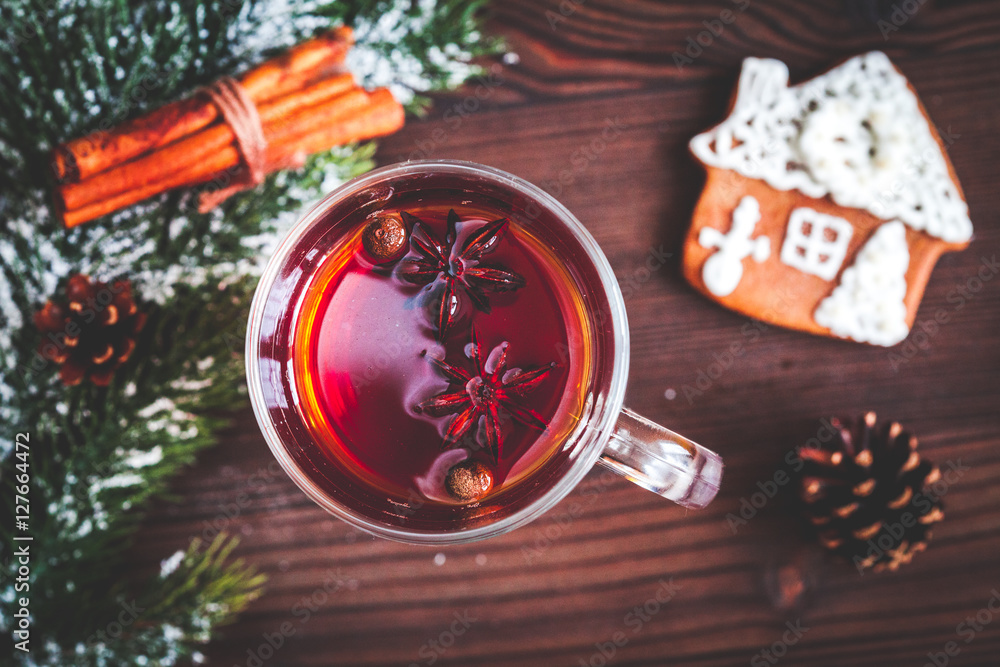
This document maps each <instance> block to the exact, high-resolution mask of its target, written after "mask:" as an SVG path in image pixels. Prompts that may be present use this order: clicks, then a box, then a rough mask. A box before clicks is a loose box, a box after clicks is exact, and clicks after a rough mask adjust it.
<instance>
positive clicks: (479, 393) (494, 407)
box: [416, 328, 555, 462]
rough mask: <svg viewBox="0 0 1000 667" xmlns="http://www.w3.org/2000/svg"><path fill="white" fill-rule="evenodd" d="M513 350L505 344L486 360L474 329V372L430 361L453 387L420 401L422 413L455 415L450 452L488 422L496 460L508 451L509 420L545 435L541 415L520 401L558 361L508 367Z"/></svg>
mask: <svg viewBox="0 0 1000 667" xmlns="http://www.w3.org/2000/svg"><path fill="white" fill-rule="evenodd" d="M508 348H509V344H508V343H507V342H506V341H505V342H503V343H500V344H499V345H497V346H496V347H495V348H493V350H492V351H491V352H490V354H489V356H488V357H487V358H486V359H485V360H484V359H483V356H482V348H481V346H480V344H479V339H478V338H477V337H476V330H475V328H473V329H472V343H471V344H469V345H468V346H466V354H467V355H468V356H469V359H471V360H472V365H473V369H472V370H471V371H468V370H466V369H465V368H462V367H461V366H452V365H451V364H449V363H448V362H446V361H444V360H442V359H435V358H434V357H428V358H429V359H430V360H431V363H433V364H434V365H435V366H436V367H437V368H438V369H439V370H440V371H441V374H442V375H444V377H445V378H446V379H447V380H448V381H449V383H450V384H451V385H452V387H451V388H449V391H446V392H444V393H442V394H438V395H437V396H434V397H433V398H431V399H428V400H426V401H424V402H423V403H420V404H419V405H417V406H416V410H417V411H418V412H423V413H426V414H428V415H431V416H432V417H444V416H445V415H450V414H454V415H455V418H454V419H452V420H451V423H450V424H449V425H448V429H447V430H446V431H445V434H444V442H443V443H442V447H443V448H444V449H447V448H448V447H452V446H454V445H455V444H457V443H458V442H459V441H460V440H462V438H463V437H465V436H466V434H468V433H469V431H470V430H471V429H472V428H473V427H475V426H477V425H478V424H479V422H480V421H481V420H482V421H484V422H485V423H484V428H483V430H484V431H485V434H486V447H487V448H488V450H489V452H490V454H491V455H492V456H493V460H494V462H496V461H498V460H499V457H500V453H501V450H502V448H503V432H502V427H503V424H504V423H505V422H506V421H507V420H508V419H513V420H514V421H516V422H519V423H521V424H524V425H526V426H530V427H532V428H537V429H539V430H542V431H544V430H545V429H546V428H547V427H548V423H547V422H546V421H545V420H544V419H543V418H542V417H541V416H540V415H539V414H538V413H537V412H535V411H534V410H531V409H529V408H526V407H524V406H522V405H519V404H518V403H517V402H516V401H515V399H516V398H520V397H523V396H524V395H525V394H527V393H529V392H530V391H532V390H533V389H535V388H536V387H538V385H539V384H541V383H542V381H543V380H544V379H545V377H546V376H547V375H548V374H549V372H550V371H551V370H552V369H553V368H554V367H555V363H550V364H548V365H545V366H538V367H535V368H508V367H507V350H508ZM456 385H457V388H456V387H455V386H456ZM473 437H475V436H473Z"/></svg>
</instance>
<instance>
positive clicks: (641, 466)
mask: <svg viewBox="0 0 1000 667" xmlns="http://www.w3.org/2000/svg"><path fill="white" fill-rule="evenodd" d="M439 200H440V201H446V202H447V201H453V202H455V206H458V207H459V208H460V209H461V207H462V206H463V205H469V206H473V205H481V206H482V207H485V209H487V210H489V211H490V212H491V213H494V214H495V215H496V217H498V218H499V217H506V218H508V219H509V220H510V229H511V230H512V231H511V232H509V236H518V235H519V236H521V237H523V238H524V239H525V243H527V242H528V241H531V243H533V244H534V245H533V246H532V247H534V248H536V250H537V252H539V253H542V254H543V255H545V256H547V257H549V258H550V263H551V264H552V267H551V268H553V270H555V271H557V273H558V275H559V276H562V278H559V280H565V281H567V284H568V285H569V287H571V288H572V289H571V290H570V291H572V293H573V295H574V296H573V299H574V300H575V301H574V303H575V304H576V307H575V309H571V310H572V312H575V313H577V317H578V320H573V321H574V322H575V324H574V326H575V327H576V328H577V329H578V331H575V332H574V333H573V334H572V338H573V340H574V341H575V342H574V345H575V347H574V351H573V352H572V353H570V354H568V355H567V353H565V350H564V351H563V356H564V357H565V356H569V357H570V360H569V362H568V364H567V365H569V366H572V367H573V368H574V369H575V371H574V372H576V371H579V373H578V376H577V377H576V379H575V381H574V382H573V383H569V382H567V385H566V388H565V391H566V392H567V394H566V396H568V397H570V398H572V399H573V400H568V401H567V404H570V405H572V406H573V407H572V410H570V411H568V412H567V415H568V416H567V417H566V421H567V423H568V424H569V426H568V427H567V428H564V429H562V430H559V431H558V433H556V432H555V431H556V429H555V428H554V427H553V428H552V429H549V428H548V427H547V428H546V429H545V433H547V434H548V433H549V431H552V432H553V435H551V436H550V439H553V438H555V439H556V440H555V441H553V442H551V443H548V444H547V445H546V446H547V447H548V449H547V450H546V451H545V452H544V453H543V455H541V456H539V458H538V460H537V461H533V462H532V465H534V467H533V468H531V470H530V471H529V472H525V473H524V475H523V477H522V478H521V479H519V480H518V481H517V482H516V483H512V484H510V485H507V486H503V487H501V488H500V489H499V491H496V490H494V491H495V492H494V493H493V494H490V495H487V496H486V497H485V498H484V500H483V502H481V503H472V504H471V505H461V504H459V505H456V504H449V503H446V502H436V501H435V500H433V499H432V498H429V497H427V496H426V495H425V494H423V493H421V492H420V491H419V489H412V488H411V489H410V490H409V492H408V493H407V494H405V495H404V494H403V493H402V492H396V491H393V492H387V491H386V490H385V488H383V487H381V486H379V485H377V484H375V481H374V480H375V478H374V477H373V476H371V475H369V474H368V473H367V472H366V468H365V466H364V465H360V464H357V463H356V462H352V461H353V458H352V456H351V455H345V454H344V452H342V451H341V450H340V449H338V448H337V447H332V446H331V445H330V441H335V442H336V443H341V441H346V436H343V435H342V430H341V429H339V428H338V425H337V424H332V425H329V428H328V429H327V431H323V430H322V428H320V427H319V426H318V425H317V424H318V423H319V422H318V421H317V417H316V413H315V410H314V408H315V407H316V405H317V401H318V399H317V398H316V396H317V395H319V394H320V393H321V392H322V391H323V390H322V389H321V387H320V386H319V385H318V384H315V383H314V380H315V378H313V377H312V371H311V370H310V369H315V368H318V367H319V366H317V365H315V364H314V362H312V361H309V362H308V363H307V362H304V361H303V359H306V358H309V359H311V358H312V357H310V355H319V354H321V353H322V351H321V348H320V347H318V346H312V347H310V345H312V344H309V343H302V342H300V338H301V339H302V340H306V341H308V340H311V339H310V338H309V336H306V335H305V334H301V335H300V333H299V332H301V331H309V332H312V331H313V330H314V329H317V327H319V326H320V324H317V322H316V321H317V320H320V319H321V314H320V310H318V308H319V307H318V306H316V307H314V306H310V305H309V304H311V303H318V301H317V298H318V297H317V296H316V295H317V294H318V293H320V292H323V291H324V287H323V285H322V284H320V283H319V282H317V281H318V280H320V279H319V276H321V275H322V274H323V273H324V271H325V269H324V267H325V266H328V265H330V264H331V261H330V258H331V257H332V256H334V255H335V254H336V253H338V252H340V253H343V248H344V247H345V243H354V244H355V246H358V245H360V242H359V238H360V234H361V232H360V228H362V227H364V224H363V223H364V221H366V220H370V219H371V218H372V216H373V215H376V214H378V212H379V211H382V210H385V209H386V207H391V206H392V205H393V204H394V203H398V202H406V203H407V205H411V206H413V207H416V209H417V210H419V209H420V207H421V206H425V205H429V204H428V202H432V201H439ZM461 210H464V209H461ZM411 231H412V230H411ZM411 236H412V234H411ZM509 236H508V238H509ZM546 253H547V254H546ZM336 256H337V257H340V255H336ZM337 261H339V262H341V263H343V261H342V260H337ZM333 263H334V264H336V263H337V262H333ZM376 268H377V267H376ZM385 275H386V276H387V275H389V273H385ZM552 275H556V274H552ZM383 279H384V280H389V278H387V277H384V278H383ZM335 289H340V288H339V287H337V288H335ZM372 302H373V305H372V306H371V308H374V309H376V310H374V311H372V312H374V313H377V314H381V313H382V311H380V310H377V309H379V308H381V307H383V306H382V305H380V304H379V302H378V300H377V299H375V298H374V297H372ZM407 303H410V302H407ZM351 312H359V311H351ZM380 316H381V315H380ZM389 316H391V314H390V315H389ZM355 317H361V316H359V315H351V314H350V313H348V314H347V315H345V316H343V317H340V318H337V317H334V318H333V319H334V321H335V324H336V325H337V326H340V327H344V326H347V327H348V328H350V325H351V324H352V322H351V321H350V319H351V318H355ZM567 317H569V318H572V317H573V316H572V313H571V314H570V315H569V316H567ZM536 318H540V319H542V320H544V316H543V313H541V311H538V310H536V311H535V317H533V318H532V319H536ZM328 319H329V318H328ZM344 319H346V320H348V321H346V322H344V321H341V320H344ZM568 321H569V320H567V322H568ZM530 324H531V323H530V322H526V323H524V324H523V326H522V328H523V327H528V326H530ZM568 326H569V325H568V324H567V327H568ZM362 328H363V327H362ZM517 329H518V327H513V328H512V329H511V331H514V332H515V333H517V331H516V330H517ZM521 333H522V334H524V332H521ZM310 335H311V334H310ZM449 335H450V334H449ZM302 336H305V337H304V338H302ZM353 336H354V337H353V338H347V339H343V340H344V341H346V342H345V345H347V346H350V345H361V344H364V341H363V340H360V339H364V338H365V336H366V334H365V332H364V331H359V332H358V333H356V334H354V335H353ZM359 340H360V342H359ZM473 340H475V339H473ZM521 340H522V342H521V351H522V352H523V351H524V349H523V348H524V341H525V340H530V336H527V335H522V336H521ZM580 341H584V342H583V343H580ZM407 344H408V342H407V341H406V340H403V341H402V345H403V347H404V348H406V347H407ZM510 345H511V347H510V350H511V354H512V355H513V354H515V350H516V348H517V346H516V344H515V343H513V342H512V343H511V344H510ZM418 347H419V345H418ZM564 348H565V346H564ZM359 349H360V348H359ZM395 349H396V352H397V353H399V351H398V346H397V348H395ZM413 349H414V350H415V349H416V347H414V348H413ZM465 350H466V354H470V352H469V350H470V348H469V347H468V346H466V348H465ZM487 351H488V350H487ZM424 353H425V351H422V352H421V355H423V354H424ZM483 354H484V355H485V354H486V352H485V351H484V352H483ZM574 355H575V357H574ZM383 356H384V355H383ZM410 356H413V355H410ZM432 356H433V355H432ZM387 358H389V357H387ZM389 359H390V363H385V364H383V367H382V368H381V369H377V370H380V372H381V373H382V374H383V375H382V377H383V378H385V379H386V382H389V380H394V379H395V378H392V377H391V375H392V374H393V373H395V372H397V371H398V372H400V373H403V372H404V369H405V368H410V367H409V366H406V363H412V362H410V361H408V360H407V361H405V362H404V361H398V362H396V361H393V360H392V359H391V358H389ZM407 359H409V358H408V357H407ZM424 361H426V360H424ZM452 362H453V363H457V362H454V360H452ZM316 363H319V362H316ZM304 364H305V365H304ZM488 365H489V362H487V366H488ZM555 365H556V364H555V363H553V367H555ZM628 367H629V329H628V323H627V320H626V315H625V306H624V302H623V298H622V294H621V290H620V288H619V286H618V282H617V280H616V279H615V275H614V273H613V272H612V270H611V266H610V265H609V263H608V260H607V258H606V257H605V256H604V254H603V253H602V252H601V250H600V248H599V247H598V246H597V243H596V242H595V241H594V239H593V237H592V236H591V235H590V234H589V233H588V232H587V230H586V229H585V228H584V227H583V225H582V224H580V222H579V221H578V220H577V219H576V218H575V217H574V216H573V214H571V213H570V212H569V211H568V210H567V209H566V208H565V207H563V206H562V205H561V204H560V203H559V202H557V201H556V200H555V199H553V198H552V197H551V196H549V195H548V194H547V193H546V192H544V191H542V190H541V189H539V188H537V187H535V186H534V185H532V184H530V183H527V182H525V181H523V180H521V179H520V178H518V177H516V176H513V175H511V174H508V173H505V172H503V171H500V170H497V169H493V168H491V167H486V166H482V165H478V164H474V163H470V162H459V161H450V160H425V161H413V162H406V163H401V164H397V165H391V166H388V167H384V168H381V169H377V170H375V171H372V172H369V173H368V174H365V175H362V176H359V177H357V178H355V179H353V180H351V181H350V182H348V183H346V184H345V185H343V186H341V187H340V188H338V189H336V190H335V191H333V192H332V193H330V194H329V195H328V196H327V197H326V198H324V199H323V200H322V201H320V202H319V203H318V204H317V205H316V206H314V207H313V208H312V210H310V211H309V212H308V213H306V214H305V216H304V217H303V218H302V219H301V220H299V221H298V223H297V224H296V225H294V226H293V227H292V229H291V230H290V231H289V232H288V234H287V235H286V236H285V238H284V239H283V241H282V242H281V243H280V245H279V246H278V247H277V249H276V250H275V252H274V255H273V256H272V257H271V259H270V261H269V262H268V264H267V266H266V268H265V270H264V272H263V275H262V277H261V279H260V283H259V285H258V287H257V290H256V292H255V294H254V298H253V303H252V306H251V310H250V319H249V325H248V329H247V340H246V368H247V380H248V384H249V393H250V399H251V402H252V404H253V409H254V413H255V414H256V417H257V421H258V423H259V425H260V428H261V430H262V432H263V434H264V437H265V439H266V441H267V444H268V446H269V447H270V448H271V451H272V453H273V454H274V456H275V457H276V458H277V460H278V462H279V463H280V464H281V466H282V468H283V469H284V470H285V472H286V473H288V475H289V476H290V477H291V478H292V480H293V481H294V482H295V483H296V484H297V485H298V486H299V487H300V488H301V489H302V490H303V491H304V492H305V493H306V495H308V496H309V497H310V498H312V499H313V500H314V501H315V502H316V503H317V504H319V505H320V506H321V507H323V508H324V509H325V510H327V511H328V512H330V513H331V514H333V515H335V516H337V517H339V518H340V519H342V520H344V521H346V522H347V523H349V524H352V525H353V526H355V527H357V528H360V529H363V530H365V531H367V532H369V533H372V534H374V535H377V536H380V537H383V538H387V539H391V540H396V541H401V542H408V543H415V544H437V545H440V544H454V543H461V542H469V541H473V540H478V539H483V538H487V537H492V536H494V535H498V534H501V533H504V532H506V531H509V530H513V529H514V528H517V527H519V526H522V525H524V524H526V523H528V522H530V521H532V520H533V519H535V518H537V517H538V516H540V515H541V514H543V513H544V512H546V511H547V510H549V509H550V508H551V507H553V506H554V505H555V504H556V503H558V502H559V501H560V500H561V499H563V498H564V497H565V496H566V495H567V494H569V492H570V491H571V490H572V489H573V488H574V487H575V486H576V485H577V484H578V483H579V482H580V481H581V480H582V479H583V477H584V476H585V475H586V474H587V472H588V471H589V470H590V469H591V468H592V467H593V466H594V465H595V464H600V465H602V466H604V467H606V468H610V469H611V470H613V471H615V472H617V473H619V474H620V475H622V476H623V477H625V478H626V479H629V480H631V481H632V482H634V483H636V484H638V485H639V486H641V487H644V488H646V489H649V490H650V491H653V492H655V493H658V494H660V495H661V496H663V497H665V498H668V499H670V500H672V501H674V502H676V503H678V504H680V505H682V506H684V507H688V508H702V507H704V506H705V505H707V504H708V503H709V502H710V501H711V500H712V498H714V497H715V495H716V493H717V492H718V489H719V484H720V482H721V478H722V469H723V465H722V460H721V459H720V457H719V456H718V455H717V454H715V453H714V452H711V451H709V450H707V449H705V448H704V447H701V446H700V445H698V444H695V443H694V442H691V441H690V440H688V439H686V438H684V437H682V436H680V435H678V434H676V433H674V432H672V431H670V430H668V429H666V428H664V427H662V426H660V425H658V424H655V423H653V422H652V421H650V420H648V419H645V418H644V417H642V416H640V415H638V414H636V413H634V412H632V411H631V410H629V409H627V408H625V407H624V406H623V402H624V396H625V385H626V380H627V378H628ZM581 369H582V370H581ZM355 370H357V369H355ZM386 374H388V377H387V378H386ZM515 377H516V376H515ZM345 382H347V384H345V385H343V387H344V389H343V390H341V389H333V390H331V391H332V392H333V394H336V393H337V392H339V391H345V392H346V393H348V394H352V395H353V394H354V393H356V392H355V387H354V384H363V382H362V381H360V380H359V381H358V382H356V383H354V384H352V382H353V380H351V379H350V378H349V379H348V380H346V381H345ZM390 384H391V383H390ZM357 391H358V392H360V389H359V390H357ZM569 392H573V393H572V396H570V393H569ZM324 396H327V397H328V398H330V396H328V395H327V394H324ZM340 398H341V397H339V396H337V395H332V398H331V400H333V401H334V402H338V403H339V402H340ZM345 400H346V399H345ZM560 400H561V399H560ZM562 404H563V403H559V405H562ZM347 410H348V411H347V412H344V413H343V414H344V415H346V416H345V417H344V419H350V418H352V417H350V415H351V412H350V409H349V408H348V409H347ZM412 423H417V422H412ZM376 428H377V424H376ZM386 428H387V429H388V428H390V424H389V422H386ZM439 428H442V427H439ZM484 428H485V427H484ZM331 434H333V435H331ZM336 434H341V435H336ZM393 437H398V436H393ZM404 437H405V436H404ZM539 440H540V441H541V440H542V437H541V436H539ZM358 446H361V447H363V444H360V443H359V444H358ZM401 446H402V445H401ZM338 447H339V445H338ZM442 456H444V455H442ZM448 460H449V461H452V462H453V461H454V460H455V457H454V456H452V458H451V459H448ZM514 467H517V465H516V464H514ZM438 474H439V475H440V473H438ZM511 474H512V475H513V470H512V471H511ZM430 475H431V473H430V472H428V477H429V476H430ZM420 479H423V478H420Z"/></svg>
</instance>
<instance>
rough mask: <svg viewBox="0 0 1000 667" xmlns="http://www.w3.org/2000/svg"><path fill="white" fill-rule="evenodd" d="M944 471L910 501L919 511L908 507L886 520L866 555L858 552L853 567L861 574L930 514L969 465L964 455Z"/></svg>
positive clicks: (951, 462)
mask: <svg viewBox="0 0 1000 667" xmlns="http://www.w3.org/2000/svg"><path fill="white" fill-rule="evenodd" d="M940 470H941V473H940V475H938V476H937V477H935V478H934V479H930V480H929V481H928V482H927V486H928V487H929V488H927V489H926V490H924V491H923V492H921V493H917V494H914V495H913V497H912V498H911V499H910V501H909V503H908V505H909V506H910V507H912V508H915V509H916V510H917V512H912V511H910V510H907V511H905V512H903V513H902V514H901V515H900V517H899V520H898V521H895V522H893V523H886V524H883V525H882V527H881V528H880V529H879V532H878V534H876V535H875V536H873V537H872V538H871V539H870V540H868V543H867V545H868V550H867V551H866V552H865V555H864V556H863V557H862V556H855V557H854V559H853V562H854V567H855V568H856V569H857V571H858V574H860V575H861V576H864V575H865V568H866V567H868V566H870V565H871V564H872V563H874V562H876V561H877V560H878V559H880V558H881V557H882V556H883V555H885V554H886V553H888V552H889V551H892V550H893V549H895V548H896V547H898V546H899V545H900V544H902V541H903V536H904V535H906V530H907V529H908V528H912V527H913V526H915V525H917V522H919V521H920V519H921V518H922V517H925V516H928V514H929V513H930V512H931V511H932V510H933V507H934V503H936V502H937V501H939V500H940V499H941V498H943V497H944V496H945V494H947V493H948V490H949V489H950V488H951V487H952V486H953V485H954V484H956V483H957V482H958V481H959V480H960V479H962V477H963V476H964V475H965V473H966V472H968V471H969V470H970V468H969V466H965V465H962V459H957V460H955V461H947V462H946V463H945V467H942V468H940Z"/></svg>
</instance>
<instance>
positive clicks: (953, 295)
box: [886, 255, 1000, 373]
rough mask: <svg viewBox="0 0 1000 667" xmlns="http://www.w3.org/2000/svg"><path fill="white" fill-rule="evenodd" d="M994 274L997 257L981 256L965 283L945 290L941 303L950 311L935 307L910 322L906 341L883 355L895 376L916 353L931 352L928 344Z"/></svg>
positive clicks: (998, 265) (999, 268)
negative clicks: (944, 302)
mask: <svg viewBox="0 0 1000 667" xmlns="http://www.w3.org/2000/svg"><path fill="white" fill-rule="evenodd" d="M997 273H1000V262H998V261H997V256H996V255H992V256H991V257H989V258H986V257H985V256H984V257H981V258H980V263H979V268H978V269H977V270H976V272H975V273H974V274H973V275H971V276H969V277H968V279H966V280H965V282H962V283H958V284H956V285H955V286H954V287H952V288H951V290H949V292H948V294H947V296H946V297H945V300H946V301H947V302H948V303H950V304H951V308H950V309H949V308H938V309H937V310H935V311H934V314H933V315H932V316H930V317H925V318H924V319H922V320H918V321H916V322H914V324H913V328H912V329H911V330H910V335H909V336H907V338H906V340H905V341H903V343H902V344H901V345H899V346H898V347H894V348H891V349H890V350H889V351H888V352H887V353H886V358H887V359H888V361H889V367H890V368H892V370H893V372H896V373H898V372H899V369H900V368H902V367H903V366H904V365H906V364H908V363H910V361H911V360H912V359H913V358H914V357H916V356H917V355H918V354H920V352H922V351H923V352H926V351H927V350H929V349H931V341H932V340H933V339H934V337H935V336H937V335H938V334H939V333H940V332H941V327H942V326H943V325H945V324H947V323H948V322H950V321H951V317H952V314H953V313H956V312H958V311H960V310H962V308H965V305H966V304H967V303H968V302H969V301H971V300H973V299H974V298H976V295H977V294H979V293H980V292H981V291H982V290H983V288H984V287H985V286H986V283H988V282H990V281H991V280H993V278H994V276H996V275H997Z"/></svg>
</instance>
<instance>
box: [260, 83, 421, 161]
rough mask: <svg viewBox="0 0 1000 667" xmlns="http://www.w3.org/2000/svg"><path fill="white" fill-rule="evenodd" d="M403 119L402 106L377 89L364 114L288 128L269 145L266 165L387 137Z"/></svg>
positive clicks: (312, 120) (306, 121)
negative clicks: (352, 143)
mask: <svg viewBox="0 0 1000 667" xmlns="http://www.w3.org/2000/svg"><path fill="white" fill-rule="evenodd" d="M404 119H405V113H404V111H403V107H402V105H400V103H399V102H397V101H396V99H395V98H394V97H393V96H392V93H390V92H389V90H388V89H386V88H379V89H377V90H374V91H372V92H371V93H370V94H369V99H368V104H367V105H366V107H365V109H364V112H363V113H360V114H352V115H350V116H348V117H346V118H344V119H343V120H340V121H339V122H334V123H331V122H325V119H324V118H322V117H318V118H317V117H316V116H313V115H310V116H309V117H308V118H305V119H303V121H302V122H301V123H299V124H297V125H296V126H295V127H290V128H288V130H287V131H286V132H285V133H283V134H282V135H281V136H280V137H278V139H277V141H274V142H269V145H268V150H267V161H268V162H269V163H278V164H281V163H283V162H287V161H288V160H289V159H290V158H291V157H292V156H293V155H295V154H296V153H301V154H307V155H308V154H311V153H318V152H320V151H325V150H329V149H331V148H333V147H334V146H341V145H343V144H348V143H351V142H353V141H361V140H363V139H371V138H374V137H378V136H382V135H385V134H389V133H391V132H395V131H396V130H398V129H399V128H401V127H402V126H403V121H404Z"/></svg>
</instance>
